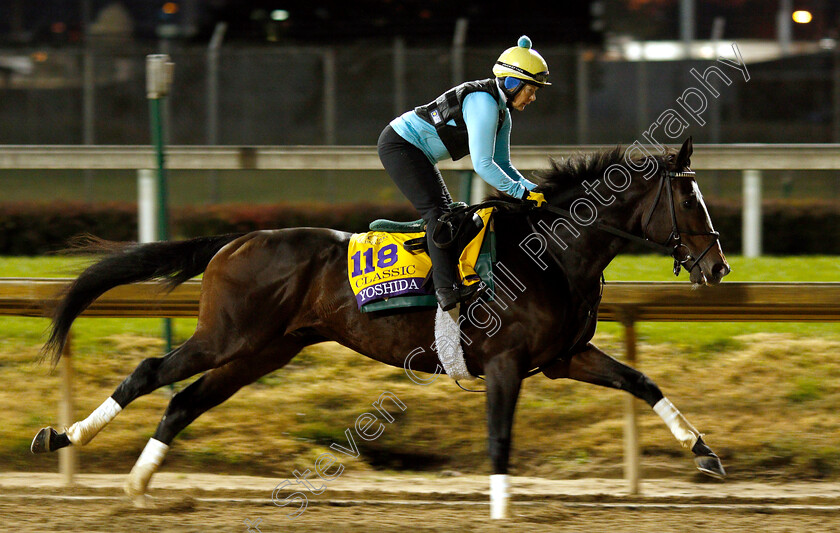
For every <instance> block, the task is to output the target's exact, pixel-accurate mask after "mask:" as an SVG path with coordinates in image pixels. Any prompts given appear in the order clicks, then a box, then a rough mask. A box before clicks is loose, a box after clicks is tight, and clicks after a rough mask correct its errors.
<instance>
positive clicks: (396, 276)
mask: <svg viewBox="0 0 840 533" xmlns="http://www.w3.org/2000/svg"><path fill="white" fill-rule="evenodd" d="M451 207H452V208H453V209H452V211H451V212H449V213H447V215H445V216H444V217H442V222H441V223H439V224H438V228H439V229H438V231H436V235H435V243H436V244H437V245H438V246H440V247H441V248H448V247H456V249H457V250H458V257H459V260H458V268H457V270H458V273H459V275H460V277H461V280H462V282H463V283H464V284H466V285H470V284H473V283H478V282H484V283H485V285H487V290H485V291H484V293H485V294H486V296H485V298H487V299H489V300H490V301H492V298H493V280H492V268H493V263H494V262H495V259H496V257H495V232H494V231H493V227H492V214H493V208H492V207H490V208H485V209H479V210H477V211H475V212H471V213H467V212H466V211H465V208H466V204H463V203H459V204H453V205H452V206H451ZM369 228H370V230H371V231H369V232H367V233H356V234H353V235H352V236H351V238H350V245H349V247H348V252H347V276H348V279H349V281H350V286H351V288H352V289H353V294H354V295H355V297H356V303H357V305H358V306H359V309H360V310H361V311H362V312H373V311H387V310H393V309H402V308H411V307H436V306H437V300H436V298H435V297H434V288H433V287H432V281H431V270H432V262H431V259H430V258H429V255H428V244H427V239H426V234H425V222H424V221H423V220H422V219H421V220H414V221H410V222H397V221H393V220H385V219H378V220H374V221H373V222H371V223H370V226H369Z"/></svg>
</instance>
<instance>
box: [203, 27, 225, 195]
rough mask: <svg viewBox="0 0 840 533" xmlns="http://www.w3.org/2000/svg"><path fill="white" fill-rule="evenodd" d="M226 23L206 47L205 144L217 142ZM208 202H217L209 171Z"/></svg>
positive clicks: (216, 178)
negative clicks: (220, 62) (222, 48)
mask: <svg viewBox="0 0 840 533" xmlns="http://www.w3.org/2000/svg"><path fill="white" fill-rule="evenodd" d="M226 30H227V23H225V22H219V23H218V24H216V28H215V29H214V30H213V36H212V37H211V38H210V45H209V46H208V47H207V144H208V145H210V146H215V145H217V144H219V48H220V47H221V46H222V39H224V36H225V31H226ZM210 202H211V203H214V204H216V203H219V175H218V173H217V172H216V171H215V170H211V171H210Z"/></svg>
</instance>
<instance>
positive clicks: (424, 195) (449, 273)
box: [377, 125, 457, 288]
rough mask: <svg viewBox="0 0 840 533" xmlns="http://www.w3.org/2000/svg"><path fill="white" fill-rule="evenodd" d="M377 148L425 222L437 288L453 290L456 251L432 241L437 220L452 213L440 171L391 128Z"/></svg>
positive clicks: (381, 137) (380, 138)
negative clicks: (449, 212)
mask: <svg viewBox="0 0 840 533" xmlns="http://www.w3.org/2000/svg"><path fill="white" fill-rule="evenodd" d="M377 149H378V151H379V159H380V160H381V161H382V166H383V167H385V171H386V172H388V175H389V176H390V177H391V179H392V180H394V183H396V184H397V187H398V188H399V189H400V191H401V192H402V193H403V194H404V195H405V197H406V198H408V200H409V201H410V202H411V205H413V206H414V208H415V209H417V211H418V212H419V213H420V216H421V217H423V220H424V221H425V222H426V239H427V242H428V245H429V257H430V258H431V260H432V281H434V284H435V288H441V287H452V286H453V285H454V284H455V282H456V281H457V278H456V275H455V261H456V259H457V258H456V257H455V256H454V248H449V249H446V250H441V249H440V248H438V247H437V246H435V243H434V241H433V239H432V235H434V232H435V227H436V226H437V223H438V218H439V217H440V216H441V215H442V214H443V213H445V212H447V211H449V209H450V208H449V204H450V203H452V197H451V196H450V195H449V190H447V188H446V184H445V183H444V182H443V176H441V174H440V170H438V168H437V167H436V166H435V165H433V164H432V163H431V162H430V161H429V159H428V158H427V157H426V155H425V154H424V153H423V152H422V151H421V150H420V149H419V148H417V147H416V146H414V145H413V144H411V143H410V142H408V141H406V140H405V139H403V138H402V137H401V136H400V135H399V134H398V133H397V132H396V131H394V128H392V127H391V126H390V125H389V126H386V127H385V129H384V130H382V134H381V135H380V136H379V142H378V143H377Z"/></svg>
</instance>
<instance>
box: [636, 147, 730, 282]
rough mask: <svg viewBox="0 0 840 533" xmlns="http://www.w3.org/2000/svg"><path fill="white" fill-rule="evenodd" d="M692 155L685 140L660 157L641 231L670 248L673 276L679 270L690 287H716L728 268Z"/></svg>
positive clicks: (727, 272) (648, 196)
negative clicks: (696, 175)
mask: <svg viewBox="0 0 840 533" xmlns="http://www.w3.org/2000/svg"><path fill="white" fill-rule="evenodd" d="M692 151H693V147H692V143H691V137H689V138H688V139H686V141H685V142H684V143H683V145H682V147H681V148H680V150H679V152H677V151H675V150H670V151H669V153H667V154H665V156H664V157H663V163H664V168H661V169H660V174H659V176H658V178H659V179H658V183H652V184H651V186H652V187H651V188H652V190H651V191H650V193H649V194H648V195H646V199H647V200H648V201H646V202H645V203H646V204H647V208H646V209H645V214H644V215H643V218H642V231H643V232H644V234H645V237H646V238H648V239H650V240H652V241H655V242H657V243H662V244H664V245H665V246H668V247H673V256H674V273H675V274H679V269H680V267H683V268H685V269H686V270H687V271H688V273H689V279H690V280H691V282H692V283H695V284H698V285H702V284H707V285H716V284H718V283H720V280H721V279H722V278H723V277H724V276H726V275H727V274H729V271H730V268H729V263H727V262H726V257H724V255H723V250H722V249H721V247H720V241H719V240H718V233H717V232H716V231H715V230H714V227H713V226H712V220H711V218H710V217H709V211H708V209H707V208H706V204H705V202H704V201H703V195H702V193H701V192H700V187H699V186H698V185H697V180H696V179H695V175H694V172H693V171H692V170H691V168H690V164H691V161H690V158H691V154H692ZM650 181H655V180H653V179H652V180H650Z"/></svg>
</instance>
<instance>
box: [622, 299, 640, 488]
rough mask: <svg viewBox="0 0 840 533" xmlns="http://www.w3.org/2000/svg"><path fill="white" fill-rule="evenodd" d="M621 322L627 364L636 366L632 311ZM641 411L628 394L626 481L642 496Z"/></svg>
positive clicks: (625, 455) (625, 438)
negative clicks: (640, 458)
mask: <svg viewBox="0 0 840 533" xmlns="http://www.w3.org/2000/svg"><path fill="white" fill-rule="evenodd" d="M618 318H619V320H620V321H621V324H622V325H623V326H624V356H625V359H626V361H627V364H628V365H630V366H633V367H635V366H636V359H637V357H636V320H635V312H633V310H632V309H626V308H622V309H621V312H620V313H619V317H618ZM639 456H640V454H639V410H638V405H637V404H636V398H635V397H634V396H633V395H631V394H627V395H626V396H625V399H624V479H625V480H626V481H627V490H628V492H629V493H630V494H634V495H635V494H640V493H641V488H640V479H641V468H640V460H639Z"/></svg>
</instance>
